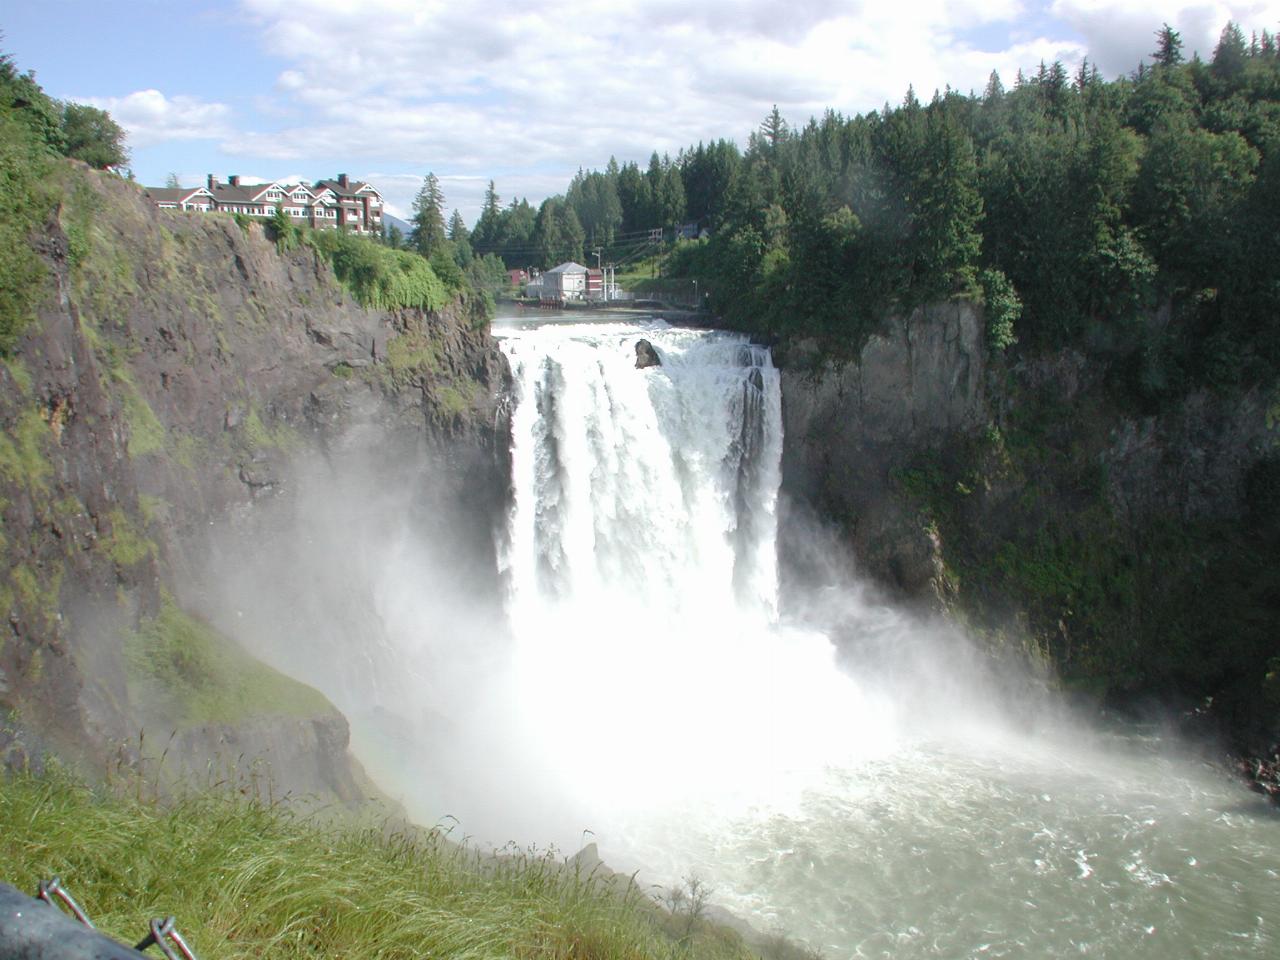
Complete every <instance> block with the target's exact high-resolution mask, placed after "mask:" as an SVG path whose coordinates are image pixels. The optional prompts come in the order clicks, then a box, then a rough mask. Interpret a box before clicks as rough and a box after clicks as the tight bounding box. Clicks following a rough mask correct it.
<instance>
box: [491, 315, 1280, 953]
mask: <svg viewBox="0 0 1280 960" xmlns="http://www.w3.org/2000/svg"><path fill="white" fill-rule="evenodd" d="M495 332H496V333H498V335H499V336H500V338H501V340H502V344H503V349H504V351H505V352H506V354H507V356H508V359H509V361H510V363H511V367H512V370H513V373H514V375H515V380H516V397H515V403H516V406H515V409H514V413H513V438H512V444H513V446H512V455H513V486H514V499H513V505H512V512H511V516H510V518H509V525H508V531H507V537H506V542H505V545H504V550H503V565H504V572H505V574H506V576H507V578H508V583H509V592H510V596H509V606H508V609H509V613H510V621H511V626H512V631H513V642H512V646H511V648H510V650H509V656H508V657H507V658H506V659H507V663H506V667H508V668H509V669H495V670H494V671H493V672H492V675H491V676H490V677H489V678H488V681H487V683H488V686H489V694H488V695H487V696H482V697H481V698H480V700H479V701H477V702H482V703H484V704H485V706H484V708H483V709H484V711H485V713H486V718H487V721H488V722H489V724H490V725H491V727H492V729H493V730H494V731H501V733H500V734H497V735H495V739H494V744H495V746H494V749H495V750H498V749H500V748H499V746H498V744H499V742H500V743H501V749H507V750H512V751H514V752H515V753H517V754H518V755H519V756H520V757H521V765H520V766H519V771H520V773H519V776H520V777H527V780H523V781H522V783H521V786H520V788H519V789H520V791H521V797H522V798H523V797H524V796H527V790H528V785H529V784H531V783H536V784H538V785H539V787H540V788H541V791H542V792H543V793H544V795H545V798H546V799H547V802H546V803H545V804H543V805H542V807H541V808H542V809H544V810H553V811H554V815H553V816H551V817H550V818H548V819H546V820H544V821H542V823H541V826H542V827H543V828H545V830H547V831H551V832H553V833H555V838H556V839H558V840H559V841H560V842H561V843H568V844H572V838H571V837H569V836H567V835H566V833H565V832H564V830H563V829H562V828H563V826H564V824H565V823H567V822H573V823H574V826H575V829H576V830H581V829H583V828H586V829H589V830H590V831H592V832H593V833H594V835H595V839H597V840H598V841H599V843H600V846H601V849H602V851H603V853H604V855H605V857H606V859H607V860H609V861H610V862H611V863H612V864H613V865H614V866H617V867H622V868H625V869H633V868H637V867H640V868H644V869H645V871H646V875H647V876H648V877H649V878H650V879H653V880H657V881H663V882H670V881H673V880H677V879H678V878H680V877H682V876H687V875H689V874H690V873H691V872H696V873H697V874H698V875H700V876H701V877H702V878H703V879H705V880H708V881H709V882H710V883H711V884H712V885H713V886H714V887H715V888H716V890H717V894H716V896H717V899H719V900H721V901H722V902H724V903H727V904H730V905H732V906H734V907H736V908H737V909H739V910H741V911H742V912H744V913H746V914H749V915H751V916H753V917H755V918H756V919H757V921H758V922H759V923H760V924H761V925H762V926H765V927H769V926H772V925H779V926H782V927H785V928H786V929H787V930H789V931H791V932H793V933H796V934H799V935H802V936H804V937H806V938H808V939H809V940H810V942H811V943H813V944H814V945H815V946H818V947H820V948H822V949H824V950H826V951H828V952H829V953H831V954H832V955H834V956H886V957H887V956H895V957H911V956H921V957H925V956H930V957H932V956H1048V955H1062V954H1066V953H1073V954H1074V953H1080V954H1086V955H1099V956H1102V955H1106V956H1120V955H1124V956H1153V957H1154V956H1167V955H1187V956H1193V955H1197V953H1203V954H1205V955H1208V954H1215V955H1239V956H1261V955H1264V953H1265V951H1266V950H1268V949H1273V948H1275V946H1276V939H1275V938H1276V932H1275V928H1276V926H1277V924H1280V908H1278V907H1277V902H1278V901H1280V897H1277V893H1280V881H1278V880H1277V876H1278V875H1280V872H1278V870H1280V858H1278V855H1277V849H1278V846H1280V845H1278V843H1277V836H1276V832H1277V822H1276V820H1275V818H1274V817H1271V818H1269V817H1268V816H1267V815H1266V814H1265V812H1264V811H1263V809H1262V807H1261V806H1260V805H1256V804H1254V802H1253V801H1252V800H1251V798H1250V797H1249V796H1248V795H1247V794H1245V793H1244V792H1243V791H1242V790H1239V789H1237V788H1236V787H1235V785H1233V784H1231V783H1229V782H1227V781H1226V780H1224V779H1223V778H1222V777H1221V775H1220V774H1219V773H1218V772H1217V771H1214V770H1207V769H1202V768H1199V767H1195V766H1192V765H1190V764H1188V763H1187V762H1186V761H1183V760H1179V759H1176V758H1172V757H1170V756H1169V755H1168V754H1167V753H1166V752H1163V751H1162V750H1161V749H1158V745H1153V744H1151V743H1147V742H1144V741H1133V740H1131V739H1123V738H1122V739H1120V740H1118V741H1116V742H1111V740H1109V739H1108V738H1106V737H1103V736H1101V735H1090V734H1085V733H1082V732H1081V731H1079V730H1077V729H1068V730H1066V731H1065V732H1063V731H1061V730H1059V731H1057V732H1056V733H1051V732H1045V731H1041V732H1038V733H1032V732H1031V731H1032V729H1033V728H1035V727H1037V726H1038V725H1040V724H1039V723H1038V720H1039V719H1040V718H1041V717H1042V715H1043V714H1044V713H1045V712H1047V710H1048V707H1047V705H1045V704H1039V705H1033V707H1031V708H1028V707H1027V706H1026V705H1025V704H1024V705H1023V706H1022V708H1021V709H1020V710H1013V711H1011V710H1006V709H1004V708H1003V707H1002V706H1001V705H1000V702H999V701H1000V698H999V697H997V696H996V695H995V690H996V687H995V686H993V685H992V683H991V682H990V678H989V677H984V675H983V672H982V671H981V670H969V669H968V667H967V666H966V664H968V663H969V662H970V661H968V660H966V654H965V649H967V648H964V644H963V642H962V641H960V640H959V639H958V637H956V636H955V635H947V636H945V637H940V638H939V637H934V636H932V635H931V634H930V628H928V627H926V626H924V625H922V624H920V623H918V622H916V621H914V620H912V619H911V618H910V617H907V616H905V615H903V614H901V613H900V612H898V611H895V610H893V609H892V608H887V607H885V606H883V605H882V604H876V603H874V602H870V601H868V600H867V599H866V597H865V595H864V594H863V593H862V592H861V591H860V590H859V589H858V588H857V585H856V584H853V583H846V584H844V585H840V584H837V585H836V586H835V587H834V588H833V587H832V586H831V585H829V584H828V585H827V586H826V588H825V590H824V591H816V590H815V592H814V597H816V598H819V600H820V602H816V603H815V604H814V605H812V606H811V607H804V609H811V610H813V611H815V612H814V613H812V615H805V614H800V615H797V616H793V617H791V618H789V619H788V620H786V621H783V622H780V620H779V616H778V611H779V596H778V585H777V584H778V571H777V560H776V557H777V539H778V482H779V462H780V455H781V448H782V440H783V438H782V419H781V396H780V383H779V376H778V372H777V371H776V370H775V369H774V367H773V365H772V362H771V360H770V357H769V354H768V351H767V350H763V349H761V348H758V347H754V346H751V345H749V344H748V343H746V342H745V341H744V340H743V338H740V337H735V336H731V335H728V334H723V333H708V332H704V331H688V330H677V329H671V328H669V327H667V326H666V325H664V324H661V323H566V322H553V323H540V324H525V325H519V326H511V327H508V328H506V329H497V330H495ZM641 337H643V338H645V339H648V340H649V341H650V342H651V343H652V344H653V345H654V346H655V348H656V349H657V351H658V353H659V355H660V357H661V358H662V361H663V362H662V366H661V367H651V368H647V369H643V370H638V369H636V368H635V344H636V342H637V340H639V339H640V338H641ZM802 606H803V605H802ZM836 624H838V629H839V631H840V633H841V636H842V637H845V638H848V637H853V638H855V641H856V643H855V645H858V644H861V645H862V646H864V647H866V648H867V649H870V650H874V651H877V654H876V660H877V664H878V667H877V664H871V663H870V662H868V664H867V668H866V669H865V670H862V669H859V664H858V663H857V662H856V661H855V662H854V663H853V664H852V665H851V666H850V665H849V664H845V668H844V669H842V668H841V666H840V665H839V664H837V658H836V651H835V648H834V647H833V645H832V642H831V640H830V639H829V631H830V630H831V629H833V628H834V627H833V625H836ZM970 653H971V652H970ZM885 662H888V663H890V664H892V669H889V668H886V667H885V666H884V663H885ZM860 678H861V679H860ZM497 704H500V705H501V706H495V705H497ZM499 714H501V717H500V718H499V717H498V715H499ZM508 799H511V800H513V801H514V802H517V803H518V802H520V801H519V800H515V798H514V797H512V798H508ZM574 818H578V819H577V820H576V821H575V820H574ZM538 836H539V837H540V838H546V837H547V834H546V833H542V834H540V835H538Z"/></svg>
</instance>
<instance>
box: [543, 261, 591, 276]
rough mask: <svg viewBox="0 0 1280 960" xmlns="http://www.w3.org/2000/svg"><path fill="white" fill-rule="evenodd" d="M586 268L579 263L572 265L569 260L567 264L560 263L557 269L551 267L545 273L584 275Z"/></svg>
mask: <svg viewBox="0 0 1280 960" xmlns="http://www.w3.org/2000/svg"><path fill="white" fill-rule="evenodd" d="M586 272H587V268H586V267H584V266H583V265H582V264H580V263H574V262H573V261H572V260H570V261H569V262H568V263H562V264H560V266H558V267H552V268H551V269H550V270H548V271H547V273H586Z"/></svg>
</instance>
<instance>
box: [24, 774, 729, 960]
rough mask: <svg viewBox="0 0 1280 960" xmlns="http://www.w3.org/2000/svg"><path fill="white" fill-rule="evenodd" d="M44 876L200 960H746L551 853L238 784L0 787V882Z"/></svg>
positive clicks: (115, 929) (715, 933)
mask: <svg viewBox="0 0 1280 960" xmlns="http://www.w3.org/2000/svg"><path fill="white" fill-rule="evenodd" d="M53 875H58V876H60V877H61V878H62V880H63V882H64V884H65V885H66V886H67V888H68V889H69V890H71V891H72V893H73V894H74V895H75V896H76V897H77V898H78V899H79V900H80V902H81V904H82V905H83V906H84V907H85V909H86V910H87V911H88V913H89V915H90V917H91V918H92V919H93V920H94V922H95V923H96V924H97V925H98V928H99V929H100V930H101V931H102V932H104V933H106V934H108V935H110V936H114V937H116V938H118V939H121V940H125V941H129V942H132V941H135V940H137V939H138V938H139V937H140V936H141V935H142V932H144V931H145V925H146V922H147V920H148V919H150V918H152V917H156V916H162V915H169V914H173V915H175V916H176V917H177V919H178V929H179V930H180V931H181V932H182V934H183V936H184V937H185V938H186V939H187V941H188V942H189V943H190V944H191V945H192V948H193V949H194V950H195V951H196V953H197V955H198V956H199V957H200V958H201V960H218V958H239V957H271V958H290V957H311V958H314V957H333V958H346V957H360V958H364V960H372V958H399V957H459V958H464V957H466V958H469V957H477V958H479V957H540V958H541V957H545V958H561V957H563V958H586V960H593V958H601V960H605V958H629V957H657V958H664V957H672V958H675V957H680V958H691V957H695V958H709V960H719V958H725V960H728V958H736V957H746V956H749V955H750V954H749V951H747V949H746V947H745V946H744V944H743V943H742V941H741V940H740V939H739V938H738V937H737V935H736V934H733V933H730V932H728V931H725V930H723V929H720V928H711V927H707V928H705V929H704V930H702V931H701V932H700V933H698V934H696V935H695V936H693V937H688V936H687V935H686V931H685V930H684V925H683V924H679V925H678V924H676V923H673V918H672V917H671V916H670V915H668V914H667V913H666V912H665V911H662V910H660V909H658V908H657V907H656V906H655V905H654V904H653V903H652V901H650V899H649V898H648V897H647V896H646V895H645V894H644V893H643V892H641V891H639V890H637V889H636V888H635V887H634V886H627V885H625V883H624V884H623V886H627V888H626V889H616V888H614V887H612V886H611V885H610V884H609V883H608V882H606V881H603V880H601V879H599V878H595V877H590V876H584V875H583V874H582V873H581V872H580V871H577V870H575V869H574V867H573V866H572V865H567V866H566V865H565V864H564V863H563V862H561V861H559V860H557V859H555V858H554V857H553V856H551V855H544V854H536V853H534V854H529V853H525V854H517V855H511V856H492V855H481V854H479V853H477V852H476V851H474V850H469V849H466V848H463V847H460V846H458V845H456V844H453V843H450V842H449V841H448V840H447V838H446V837H444V836H443V835H442V834H441V833H440V832H438V831H413V832H407V833H405V832H402V833H396V832H390V831H389V830H388V829H387V828H385V826H372V827H370V826H359V825H354V824H349V825H345V826H344V825H340V824H339V825H335V824H334V823H332V822H330V823H327V824H322V823H320V822H317V821H313V820H307V819H303V818H301V817H300V816H298V815H295V814H293V813H291V812H290V811H289V810H288V809H287V808H284V807H281V806H280V805H268V804H262V803H258V802H254V801H251V800H246V799H245V798H243V797H241V796H239V795H237V794H235V793H234V792H233V791H225V792H215V793H204V794H199V795H192V796H190V797H187V798H185V799H182V800H178V801H176V802H170V803H166V804H159V803H155V802H152V801H149V800H146V799H144V798H140V797H138V796H127V795H125V794H123V793H122V792H120V791H119V790H113V789H109V788H91V787H88V786H85V785H84V784H82V783H80V782H77V781H74V780H72V779H71V778H70V777H68V776H67V775H65V774H62V773H57V772H55V773H51V774H46V775H44V776H41V777H34V776H18V777H14V778H10V779H8V780H4V779H0V880H3V881H5V882H8V883H10V884H12V885H14V886H16V887H18V888H20V889H23V890H27V891H34V890H35V888H36V884H37V883H38V881H39V880H41V879H43V878H47V877H50V876H53Z"/></svg>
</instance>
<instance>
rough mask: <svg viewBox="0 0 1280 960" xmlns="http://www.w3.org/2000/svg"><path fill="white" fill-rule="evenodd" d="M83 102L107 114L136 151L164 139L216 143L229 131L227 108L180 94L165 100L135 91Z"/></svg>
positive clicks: (155, 94)
mask: <svg viewBox="0 0 1280 960" xmlns="http://www.w3.org/2000/svg"><path fill="white" fill-rule="evenodd" d="M83 102H84V103H89V104H92V105H93V106H95V107H99V108H100V109H103V110H106V111H107V112H108V113H110V114H111V116H112V118H113V119H114V120H115V121H116V122H117V123H118V124H120V126H122V127H124V129H125V131H126V132H127V133H128V135H129V145H130V146H131V147H135V148H136V147H149V146H154V145H155V144H158V143H164V142H165V141H167V140H217V139H221V138H223V137H225V136H228V135H229V133H230V131H231V126H230V122H231V108H230V107H228V106H227V105H226V104H223V103H212V102H209V101H205V100H200V99H198V98H196V97H189V96H184V95H182V94H179V95H178V96H174V97H166V96H165V95H164V94H163V93H161V92H160V91H159V90H138V91H136V92H134V93H131V94H129V95H128V96H125V97H111V98H92V97H89V98H85V99H84V100H83Z"/></svg>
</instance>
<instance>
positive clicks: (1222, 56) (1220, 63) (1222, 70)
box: [1211, 20, 1248, 84]
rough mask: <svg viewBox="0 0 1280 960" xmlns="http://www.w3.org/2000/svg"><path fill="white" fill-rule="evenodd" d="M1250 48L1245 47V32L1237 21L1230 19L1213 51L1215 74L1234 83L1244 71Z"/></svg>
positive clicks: (1227, 81) (1229, 82) (1213, 69)
mask: <svg viewBox="0 0 1280 960" xmlns="http://www.w3.org/2000/svg"><path fill="white" fill-rule="evenodd" d="M1247 57H1248V50H1247V49H1246V47H1245V42H1244V33H1243V32H1242V31H1241V30H1240V27H1239V26H1237V25H1236V23H1235V21H1232V20H1228V21H1227V25H1226V26H1225V27H1223V28H1222V35H1221V36H1220V37H1219V38H1218V46H1217V47H1216V48H1214V51H1213V64H1212V67H1211V69H1212V71H1213V74H1214V76H1216V77H1217V78H1218V79H1220V80H1223V81H1225V82H1226V83H1228V84H1234V83H1235V82H1236V81H1238V80H1239V79H1240V77H1241V76H1242V75H1243V73H1244V67H1245V59H1246V58H1247Z"/></svg>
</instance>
